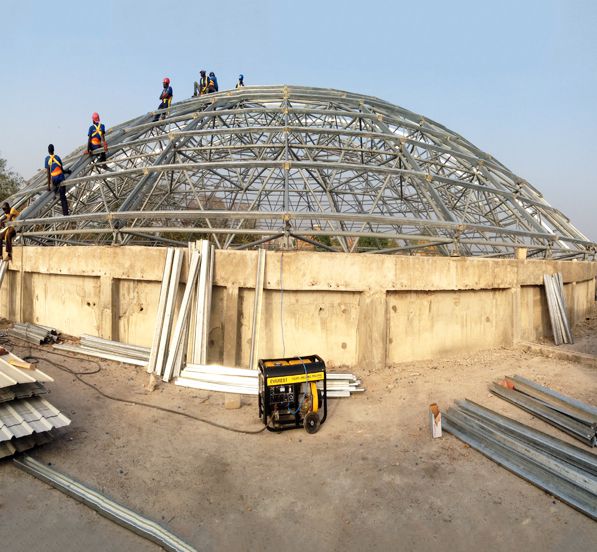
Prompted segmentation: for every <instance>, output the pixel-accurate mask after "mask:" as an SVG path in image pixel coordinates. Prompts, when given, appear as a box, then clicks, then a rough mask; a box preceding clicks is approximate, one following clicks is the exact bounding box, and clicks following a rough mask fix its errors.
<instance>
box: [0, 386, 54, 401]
mask: <svg viewBox="0 0 597 552" xmlns="http://www.w3.org/2000/svg"><path fill="white" fill-rule="evenodd" d="M47 392H48V391H47V390H46V388H45V387H44V386H43V385H42V384H41V383H38V382H35V383H18V384H17V385H13V386H11V387H5V388H4V389H0V403H3V402H8V401H14V400H15V399H28V398H30V397H37V396H38V395H45V394H46V393H47Z"/></svg>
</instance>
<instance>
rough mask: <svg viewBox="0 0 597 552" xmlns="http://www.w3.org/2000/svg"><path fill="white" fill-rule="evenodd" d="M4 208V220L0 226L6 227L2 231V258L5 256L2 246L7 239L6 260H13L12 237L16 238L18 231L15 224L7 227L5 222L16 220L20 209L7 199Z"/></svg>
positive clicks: (0, 234) (0, 235) (0, 253)
mask: <svg viewBox="0 0 597 552" xmlns="http://www.w3.org/2000/svg"><path fill="white" fill-rule="evenodd" d="M2 210H3V211H4V216H3V217H2V221H0V227H1V228H4V229H3V230H2V231H1V232H0V259H2V258H4V256H3V254H2V247H3V245H4V241H5V240H6V259H4V260H6V261H12V239H13V238H14V236H15V234H16V233H17V231H16V230H15V228H14V226H8V227H5V226H4V225H5V223H6V222H7V221H8V222H11V221H13V220H15V219H16V218H17V217H18V216H19V214H20V213H19V211H17V210H16V209H15V208H14V207H12V208H11V207H10V205H9V204H8V201H5V202H4V203H3V204H2Z"/></svg>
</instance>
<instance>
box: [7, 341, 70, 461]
mask: <svg viewBox="0 0 597 552" xmlns="http://www.w3.org/2000/svg"><path fill="white" fill-rule="evenodd" d="M20 363H23V364H29V363H26V362H25V361H23V360H22V359H20V358H19V357H17V356H16V355H13V354H12V353H9V352H7V351H6V350H4V354H3V355H1V356H0V458H3V457H5V456H12V455H13V454H15V453H17V452H22V451H24V450H27V449H30V448H32V447H34V446H36V445H40V444H44V443H47V442H49V441H51V440H52V439H53V430H54V429H57V428H60V427H65V426H67V425H69V424H70V420H69V419H68V418H67V417H66V416H65V415H64V414H62V413H61V412H60V411H59V410H58V409H57V408H55V407H54V406H53V405H52V404H50V402H48V401H47V400H46V399H44V398H42V397H40V395H44V394H46V393H47V391H46V389H45V387H44V386H43V383H46V382H52V381H54V380H53V379H52V378H51V377H50V376H49V375H48V374H46V373H44V372H42V371H41V370H38V369H37V368H35V367H34V366H31V368H27V369H23V368H19V367H18V366H16V365H17V364H20Z"/></svg>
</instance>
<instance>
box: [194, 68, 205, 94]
mask: <svg viewBox="0 0 597 552" xmlns="http://www.w3.org/2000/svg"><path fill="white" fill-rule="evenodd" d="M199 75H200V77H199V82H197V81H195V82H194V83H193V96H203V94H207V85H208V84H209V83H208V79H207V75H206V74H205V69H201V71H199Z"/></svg>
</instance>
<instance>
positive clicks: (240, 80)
mask: <svg viewBox="0 0 597 552" xmlns="http://www.w3.org/2000/svg"><path fill="white" fill-rule="evenodd" d="M244 85H245V76H244V75H239V76H238V82H237V83H236V88H242V87H243V86H244Z"/></svg>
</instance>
